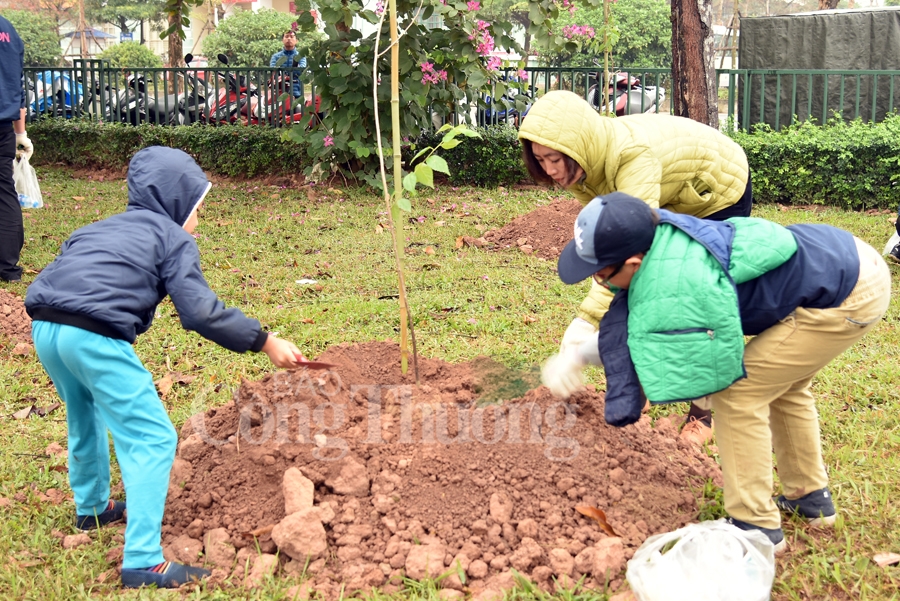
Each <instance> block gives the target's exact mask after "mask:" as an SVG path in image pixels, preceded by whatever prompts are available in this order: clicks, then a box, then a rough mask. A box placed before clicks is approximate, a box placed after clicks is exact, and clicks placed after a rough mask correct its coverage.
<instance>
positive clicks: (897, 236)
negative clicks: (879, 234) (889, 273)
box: [881, 232, 900, 256]
mask: <svg viewBox="0 0 900 601" xmlns="http://www.w3.org/2000/svg"><path fill="white" fill-rule="evenodd" d="M898 242H900V234H898V233H897V232H894V235H893V236H891V239H890V240H888V241H887V244H885V245H884V250H883V251H881V254H882V256H883V255H887V254H890V252H891V251H892V250H894V247H895V246H897V243H898Z"/></svg>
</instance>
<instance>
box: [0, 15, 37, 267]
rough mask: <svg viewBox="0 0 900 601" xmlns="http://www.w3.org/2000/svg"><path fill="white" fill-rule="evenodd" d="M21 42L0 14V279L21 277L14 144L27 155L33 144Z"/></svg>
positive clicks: (20, 226) (22, 241) (21, 232)
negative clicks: (28, 130) (27, 124)
mask: <svg viewBox="0 0 900 601" xmlns="http://www.w3.org/2000/svg"><path fill="white" fill-rule="evenodd" d="M24 66H25V44H24V43H23V42H22V38H20V37H19V34H18V33H17V32H16V29H15V27H13V25H12V23H10V22H9V21H8V20H7V19H5V18H4V17H2V16H0V280H3V281H4V282H18V281H21V279H22V268H21V267H20V266H19V254H20V253H21V252H22V246H23V245H24V244H25V228H24V226H23V224H22V207H20V206H19V195H18V194H17V193H16V185H15V182H14V181H13V162H14V161H15V160H16V152H17V150H16V149H17V148H18V147H20V146H21V147H22V156H23V157H25V158H31V155H32V153H33V152H34V146H32V144H31V140H29V139H28V134H26V133H25V80H24Z"/></svg>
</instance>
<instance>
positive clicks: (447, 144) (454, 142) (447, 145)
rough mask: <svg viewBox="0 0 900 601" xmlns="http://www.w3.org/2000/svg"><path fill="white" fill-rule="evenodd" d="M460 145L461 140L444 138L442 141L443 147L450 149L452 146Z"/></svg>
mask: <svg viewBox="0 0 900 601" xmlns="http://www.w3.org/2000/svg"><path fill="white" fill-rule="evenodd" d="M457 146H459V140H444V141H443V142H441V148H443V149H444V150H450V149H451V148H456V147H457Z"/></svg>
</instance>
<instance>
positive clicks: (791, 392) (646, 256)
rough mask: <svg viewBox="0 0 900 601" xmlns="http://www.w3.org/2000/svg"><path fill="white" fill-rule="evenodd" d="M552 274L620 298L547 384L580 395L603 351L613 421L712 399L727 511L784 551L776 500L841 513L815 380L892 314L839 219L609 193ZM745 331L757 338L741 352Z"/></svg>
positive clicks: (869, 261) (865, 249)
mask: <svg viewBox="0 0 900 601" xmlns="http://www.w3.org/2000/svg"><path fill="white" fill-rule="evenodd" d="M558 270H559V277H560V279H562V281H563V282H565V283H567V284H574V283H576V282H580V281H582V280H584V279H586V278H588V277H592V276H593V278H594V280H595V281H597V282H598V283H600V284H601V285H607V286H609V287H610V288H611V289H614V290H615V291H616V296H615V298H614V300H613V302H612V304H611V305H610V310H609V313H608V314H607V315H606V316H605V317H604V319H603V321H602V322H601V324H600V331H599V335H598V340H597V341H596V343H595V344H594V345H593V348H585V349H584V350H583V351H582V353H581V359H580V360H579V361H576V362H574V363H573V364H572V365H559V364H557V365H556V369H557V370H558V371H559V372H560V373H558V374H557V376H558V377H557V378H555V386H554V388H553V392H554V393H556V394H558V395H560V396H568V395H570V394H571V393H572V392H575V391H576V390H578V389H579V388H580V387H581V381H580V377H579V376H580V370H581V368H582V366H583V365H584V363H587V362H598V359H599V360H600V361H602V364H603V366H604V370H605V372H606V378H607V393H606V408H605V413H606V420H607V421H608V422H609V423H611V424H613V425H616V426H624V425H627V424H630V423H634V422H635V421H637V420H638V418H639V417H640V414H641V408H642V407H643V405H644V395H646V398H648V399H649V400H650V402H651V403H654V402H655V403H665V402H674V401H687V400H691V399H698V398H700V397H703V396H705V395H709V398H710V402H711V405H712V408H713V409H714V410H715V412H716V415H717V418H716V425H715V429H716V437H717V441H718V447H719V458H720V462H721V466H722V475H723V477H724V482H725V485H724V497H725V509H726V511H727V512H728V514H729V516H730V521H731V522H732V523H733V524H735V525H736V526H738V527H739V528H742V529H744V530H749V529H756V530H761V531H762V532H763V533H765V534H766V535H767V536H768V537H769V539H770V540H771V541H772V543H773V544H774V545H775V549H776V553H778V552H780V551H782V550H784V548H785V541H784V534H783V532H782V530H781V520H780V516H779V510H781V511H786V512H790V513H797V514H800V515H801V516H803V517H804V518H806V519H807V520H808V521H809V522H811V523H812V524H814V525H831V524H833V523H834V521H835V515H836V514H835V509H834V504H833V502H832V500H831V495H830V493H829V491H828V477H827V474H826V471H825V466H824V463H823V460H822V451H821V441H820V436H819V425H818V415H817V413H816V407H815V400H814V399H813V396H812V394H811V393H810V384H811V382H812V380H813V378H814V377H815V375H816V373H817V372H818V371H819V370H820V369H822V368H823V367H824V366H825V365H826V364H828V362H830V361H831V360H832V359H834V358H835V357H837V356H838V355H839V354H841V353H842V352H844V351H845V350H846V349H848V348H849V347H850V346H852V345H853V344H854V343H855V342H856V341H857V340H859V339H860V338H862V336H863V335H864V334H865V333H866V332H868V331H869V330H871V329H872V328H873V327H874V326H875V324H877V323H878V322H879V321H880V320H881V318H882V316H883V315H884V313H885V311H886V310H887V307H888V303H889V301H890V284H891V278H890V272H889V270H888V268H887V264H886V263H885V262H884V260H883V259H882V258H881V256H880V255H879V253H878V251H876V250H875V249H873V248H872V247H871V246H869V245H868V244H866V243H864V242H862V241H861V240H859V239H857V238H855V237H854V236H852V235H851V234H850V233H848V232H845V231H843V230H840V229H837V228H833V227H830V226H825V225H811V224H804V225H793V226H790V227H786V228H785V227H782V226H780V225H777V224H775V223H772V222H770V221H766V220H763V219H754V218H749V217H746V218H744V217H736V218H732V219H729V220H727V221H723V222H710V221H705V220H700V219H697V218H695V217H691V216H689V215H679V214H677V213H672V212H670V211H666V210H663V209H659V210H654V209H651V208H650V207H649V206H647V204H646V203H645V202H643V201H642V200H639V199H637V198H634V197H631V196H628V195H627V194H623V193H620V192H615V193H612V194H609V195H607V196H598V197H597V198H595V199H594V200H593V201H591V202H590V203H589V204H588V205H587V206H586V207H585V208H584V209H583V210H582V211H581V213H579V215H578V218H577V220H576V222H575V236H574V239H573V240H572V241H571V242H570V243H569V244H568V245H567V246H566V248H565V249H564V251H563V253H562V254H561V255H560V258H559V263H558ZM744 336H753V338H752V339H751V340H750V342H748V343H747V344H746V346H745V344H744ZM598 349H599V355H600V356H599V357H597V355H598ZM773 448H774V451H775V456H776V458H777V461H778V475H779V479H780V480H781V486H782V489H783V493H784V494H782V495H781V496H779V497H777V498H772V486H773V476H772V449H773Z"/></svg>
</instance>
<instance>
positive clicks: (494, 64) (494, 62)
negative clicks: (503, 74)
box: [486, 56, 503, 71]
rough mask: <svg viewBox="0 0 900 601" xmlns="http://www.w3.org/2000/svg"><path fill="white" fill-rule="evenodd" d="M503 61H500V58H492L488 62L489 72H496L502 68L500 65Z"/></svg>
mask: <svg viewBox="0 0 900 601" xmlns="http://www.w3.org/2000/svg"><path fill="white" fill-rule="evenodd" d="M502 62H503V61H501V60H500V57H499V56H492V57H490V58H489V59H488V61H487V65H486V66H487V70H488V71H496V70H498V69H499V68H500V65H501V63H502Z"/></svg>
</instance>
